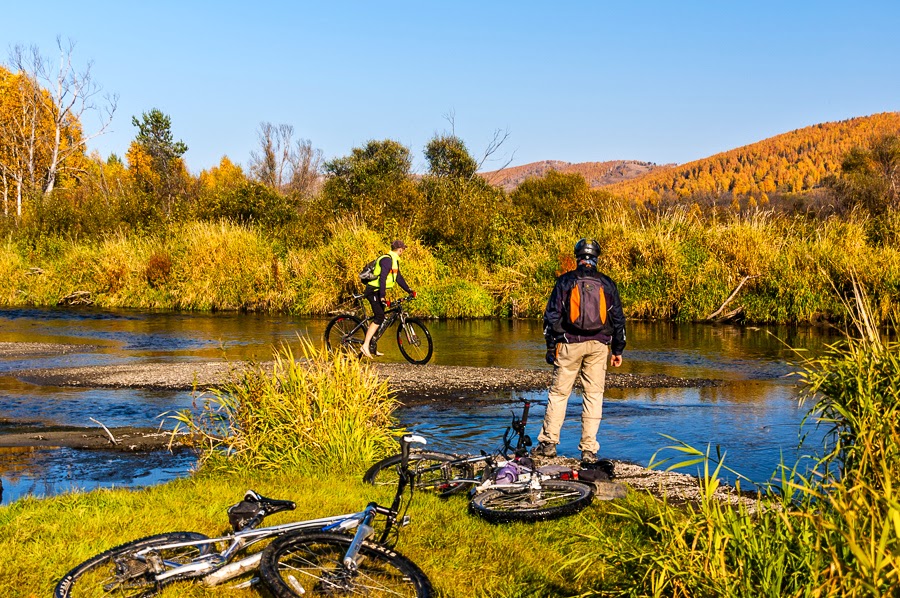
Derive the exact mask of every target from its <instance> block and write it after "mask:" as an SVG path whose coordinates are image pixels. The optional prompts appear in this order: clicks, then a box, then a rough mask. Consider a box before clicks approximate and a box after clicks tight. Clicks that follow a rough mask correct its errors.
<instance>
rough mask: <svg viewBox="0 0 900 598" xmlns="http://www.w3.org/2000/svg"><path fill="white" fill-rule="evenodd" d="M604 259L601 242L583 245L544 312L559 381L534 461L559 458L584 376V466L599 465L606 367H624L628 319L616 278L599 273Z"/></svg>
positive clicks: (554, 386) (552, 389) (555, 376)
mask: <svg viewBox="0 0 900 598" xmlns="http://www.w3.org/2000/svg"><path fill="white" fill-rule="evenodd" d="M599 257H600V245H599V244H598V243H597V242H596V241H594V240H593V239H581V240H580V241H578V243H576V244H575V259H576V260H577V267H576V268H575V270H572V271H570V272H566V273H565V274H563V275H562V276H560V277H559V278H557V279H556V285H555V286H554V287H553V292H552V293H551V294H550V300H549V301H547V308H546V309H545V310H544V338H545V339H546V340H547V363H549V364H551V365H552V366H553V380H552V382H551V384H550V392H549V395H548V397H547V412H546V414H545V415H544V425H543V426H542V427H541V433H540V434H539V435H538V445H537V446H536V447H535V448H534V449H533V450H532V451H531V454H532V455H534V456H539V457H555V456H556V445H557V444H559V431H560V429H561V428H562V424H563V420H564V419H565V417H566V405H567V403H568V402H569V395H570V394H571V393H572V387H573V386H574V385H575V379H576V378H577V377H578V375H579V374H580V375H581V382H582V385H583V387H584V395H583V397H584V400H583V404H582V409H581V442H580V443H579V444H578V449H579V450H580V451H581V459H582V461H584V462H587V463H593V462H595V461H597V451H598V450H599V449H600V445H599V444H598V443H597V430H598V429H599V428H600V419H601V418H602V415H603V391H604V388H605V384H606V362H607V359H609V363H611V364H612V365H613V366H615V367H619V366H620V365H622V351H623V350H624V349H625V314H624V313H623V312H622V301H621V299H620V298H619V290H618V289H617V288H616V283H614V282H613V281H612V279H611V278H609V277H608V276H606V275H605V274H603V273H601V272H598V271H597V259H598V258H599ZM610 355H612V356H611V357H610Z"/></svg>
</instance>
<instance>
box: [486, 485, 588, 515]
mask: <svg viewBox="0 0 900 598" xmlns="http://www.w3.org/2000/svg"><path fill="white" fill-rule="evenodd" d="M593 499H594V491H593V490H591V489H590V488H589V487H588V486H586V485H585V484H579V483H578V482H567V481H563V480H547V481H546V482H541V489H540V490H532V489H530V488H526V489H524V490H519V489H512V490H506V489H500V488H491V489H489V490H485V491H484V492H482V493H480V494H476V495H475V497H474V498H473V499H472V501H471V502H470V503H469V511H471V512H472V513H474V514H475V515H478V516H479V517H483V518H484V519H487V520H488V521H490V522H491V523H507V522H510V521H546V520H548V519H558V518H560V517H565V516H567V515H574V514H575V513H578V512H579V511H581V510H582V509H584V508H585V507H586V506H588V505H589V504H591V501H592V500H593Z"/></svg>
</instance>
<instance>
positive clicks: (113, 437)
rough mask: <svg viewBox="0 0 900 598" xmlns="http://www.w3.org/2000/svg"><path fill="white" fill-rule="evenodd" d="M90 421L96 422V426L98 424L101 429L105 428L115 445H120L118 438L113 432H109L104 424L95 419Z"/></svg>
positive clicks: (90, 418) (91, 418)
mask: <svg viewBox="0 0 900 598" xmlns="http://www.w3.org/2000/svg"><path fill="white" fill-rule="evenodd" d="M88 419H89V420H91V421H92V422H94V423H95V424H97V425H98V426H100V427H101V428H103V429H104V430H106V433H107V434H108V435H109V439H110V440H112V443H113V444H116V445H117V444H119V441H118V440H116V437H115V436H113V435H112V432H110V431H109V428H107V427H106V426H104V425H103V424H102V423H100V422H98V421H97V420H96V419H94V418H93V417H89V418H88Z"/></svg>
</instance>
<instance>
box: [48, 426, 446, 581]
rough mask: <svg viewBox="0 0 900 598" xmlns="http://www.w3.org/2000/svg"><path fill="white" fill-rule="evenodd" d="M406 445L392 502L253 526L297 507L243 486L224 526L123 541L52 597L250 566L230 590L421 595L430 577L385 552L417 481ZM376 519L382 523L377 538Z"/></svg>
mask: <svg viewBox="0 0 900 598" xmlns="http://www.w3.org/2000/svg"><path fill="white" fill-rule="evenodd" d="M412 443H420V444H425V439H424V438H422V437H421V436H414V435H406V436H404V437H403V438H402V439H401V441H400V454H401V462H400V466H399V471H400V477H399V479H398V480H397V492H396V494H395V495H394V500H393V502H392V503H391V506H390V507H383V506H381V505H379V504H377V503H374V502H371V503H369V504H368V505H367V506H366V508H365V509H364V510H362V511H360V512H358V513H348V514H344V515H333V516H330V517H323V518H320V519H311V520H308V521H294V522H290V523H283V524H281V525H275V526H270V527H258V526H259V524H260V523H262V521H263V519H264V518H265V517H267V516H268V515H272V514H274V513H279V512H282V511H289V510H293V509H294V508H295V506H294V503H293V502H291V501H286V500H275V499H271V498H266V497H264V496H260V495H259V494H257V493H256V492H253V491H252V490H251V491H249V492H247V493H246V495H245V496H244V499H243V500H242V501H241V502H239V503H237V504H236V505H234V506H232V507H230V508H229V509H228V519H229V522H230V523H231V526H232V529H233V531H232V532H230V533H227V534H224V535H222V536H220V537H217V538H209V537H207V536H205V535H204V534H201V533H196V532H171V533H167V534H159V535H156V536H149V537H147V538H141V539H140V540H134V541H132V542H128V543H126V544H122V545H121V546H117V547H115V548H112V549H110V550H107V551H106V552H103V553H101V554H98V555H97V556H95V557H92V558H90V559H88V560H86V561H85V562H83V563H81V564H80V565H78V566H77V567H75V568H74V569H72V570H71V571H69V572H68V573H66V575H65V576H64V577H63V578H62V579H61V580H60V581H59V584H57V586H56V590H55V591H54V593H53V596H54V598H82V597H84V598H88V597H95V596H121V597H130V598H139V597H140V598H144V597H147V596H152V595H154V594H156V593H157V592H159V591H160V590H161V589H162V588H163V587H164V586H166V585H168V584H170V583H173V582H176V581H194V582H201V583H202V584H203V585H206V586H217V585H221V584H224V583H226V582H229V581H231V580H234V579H236V578H240V577H243V576H246V575H248V574H250V573H252V572H254V571H258V572H259V573H258V577H254V578H253V579H249V580H246V581H241V582H240V583H238V584H237V585H231V586H230V587H232V588H241V587H247V586H250V585H253V584H255V583H256V582H257V581H259V580H260V578H261V580H262V582H263V583H264V584H265V585H266V586H267V587H268V589H269V591H270V593H271V595H273V596H275V597H276V598H293V597H302V598H314V597H316V596H385V597H387V596H391V597H393V596H406V597H407V598H429V597H430V596H431V594H432V588H431V582H430V581H429V580H428V578H427V577H426V576H425V574H424V573H423V572H422V570H421V569H419V567H418V566H416V564H415V563H413V562H412V561H410V560H409V559H408V558H406V557H405V556H403V555H402V554H400V553H398V552H395V551H394V550H393V545H394V543H395V542H396V540H397V537H398V535H399V528H400V527H403V526H405V525H407V524H408V523H409V517H407V516H406V514H405V513H406V509H407V508H408V507H409V501H410V500H411V499H412V491H413V488H414V487H415V486H414V485H413V484H411V483H410V480H411V473H410V471H409V469H408V463H409V460H408V458H409V454H410V444H412ZM406 490H409V492H405V491H406ZM404 494H406V495H407V499H408V500H406V501H404ZM382 517H383V519H384V524H383V525H384V527H383V528H382V531H381V533H380V534H376V531H375V526H376V525H379V526H380V521H381V518H382ZM376 520H378V523H376ZM265 540H273V541H272V542H271V543H270V544H269V545H268V546H266V547H265V548H264V549H262V550H255V551H254V550H248V549H249V548H250V547H253V546H257V545H258V543H259V542H262V541H265Z"/></svg>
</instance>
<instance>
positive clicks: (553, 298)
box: [544, 264, 625, 355]
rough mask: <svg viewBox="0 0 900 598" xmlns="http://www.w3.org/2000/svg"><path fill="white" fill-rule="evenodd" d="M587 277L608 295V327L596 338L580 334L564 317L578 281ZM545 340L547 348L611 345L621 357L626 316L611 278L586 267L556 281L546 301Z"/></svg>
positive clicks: (611, 348)
mask: <svg viewBox="0 0 900 598" xmlns="http://www.w3.org/2000/svg"><path fill="white" fill-rule="evenodd" d="M585 277H587V278H593V279H595V280H597V281H599V282H600V284H601V285H602V286H603V292H604V294H605V295H606V310H607V312H606V313H607V316H606V324H604V325H603V328H602V329H601V330H600V331H599V332H596V333H593V334H591V333H585V332H583V331H578V330H577V329H575V328H574V327H573V326H572V325H571V324H570V323H569V322H567V321H566V317H565V313H566V310H565V301H566V299H567V298H568V296H569V293H570V292H571V290H572V287H574V286H575V281H576V280H577V279H578V278H585ZM544 337H545V338H546V339H547V347H548V348H549V347H551V346H552V345H555V344H556V343H581V342H584V341H595V340H596V341H601V342H603V343H606V344H608V345H610V351H611V353H612V354H613V355H621V354H622V351H623V350H624V349H625V314H624V313H623V312H622V299H621V298H620V297H619V289H618V288H617V287H616V283H614V282H613V281H612V279H611V278H610V277H609V276H607V275H605V274H603V273H602V272H598V271H597V270H596V269H595V268H591V267H590V266H586V265H583V264H580V265H579V266H578V268H576V269H575V270H572V271H570V272H566V273H565V274H563V275H562V276H560V277H559V278H557V279H556V284H555V285H554V287H553V292H552V293H550V299H549V300H548V301H547V309H545V310H544Z"/></svg>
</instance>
